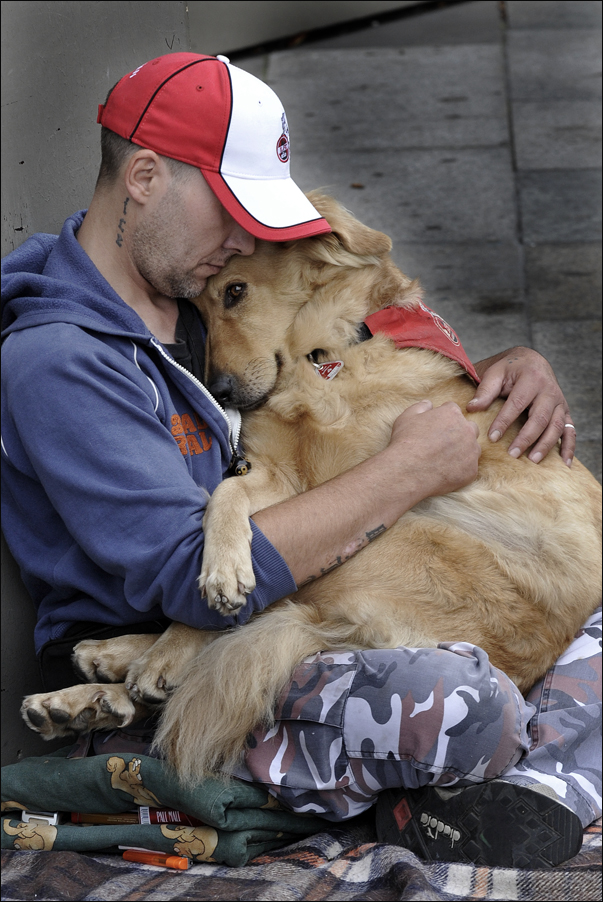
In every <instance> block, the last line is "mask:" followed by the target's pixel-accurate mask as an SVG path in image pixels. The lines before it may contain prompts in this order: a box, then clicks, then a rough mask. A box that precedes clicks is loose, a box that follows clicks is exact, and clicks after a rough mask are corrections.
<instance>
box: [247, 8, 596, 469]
mask: <svg viewBox="0 0 603 902" xmlns="http://www.w3.org/2000/svg"><path fill="white" fill-rule="evenodd" d="M600 43H601V4H600V3H597V2H578V0H569V2H544V0H536V2H525V0H522V2H506V3H498V2H494V0H486V2H469V3H461V4H458V5H455V6H450V7H444V8H442V9H436V10H431V11H429V12H423V13H422V14H420V15H417V16H414V17H412V18H403V19H400V20H399V21H396V22H392V23H389V24H387V25H378V24H375V25H374V26H373V27H370V28H366V29H364V30H363V31H359V32H355V33H352V34H346V35H340V36H339V37H332V38H330V39H328V40H322V41H320V42H306V43H302V44H301V45H300V46H299V47H297V48H295V49H290V50H285V51H279V52H276V53H270V54H267V55H264V56H254V57H246V58H245V59H237V60H233V62H236V63H237V65H240V66H242V67H244V68H247V69H249V70H250V71H252V72H254V73H255V74H256V75H259V76H260V77H262V78H264V79H265V80H267V81H268V83H269V84H270V85H271V86H272V87H273V88H274V89H275V90H276V92H277V93H278V94H279V96H280V97H281V99H282V101H283V103H284V105H285V108H286V110H287V114H288V118H289V124H290V129H291V137H292V148H293V162H292V170H293V174H294V177H295V178H296V179H297V181H298V182H299V183H300V184H301V185H302V187H303V188H304V189H310V188H316V187H319V186H320V187H325V188H327V189H328V190H329V192H330V193H332V194H334V195H335V196H336V197H337V198H339V199H340V200H341V201H342V202H343V203H344V204H346V206H348V207H349V208H350V209H351V210H353V211H354V212H355V213H356V215H357V216H358V217H359V218H360V219H362V220H363V221H365V222H366V223H367V224H369V225H372V226H374V227H376V228H379V229H381V230H382V231H385V232H387V233H388V234H389V235H391V237H392V239H393V241H394V257H395V260H396V262H397V263H398V265H399V266H400V267H401V268H402V269H403V270H404V271H405V272H407V273H408V274H409V275H411V276H413V277H415V276H419V277H420V279H421V281H422V283H423V284H424V286H425V288H426V290H427V296H426V301H427V303H428V304H430V305H431V306H432V307H434V308H435V309H436V310H437V311H438V312H439V313H441V315H442V316H444V317H445V319H447V320H448V321H449V322H450V323H451V325H453V327H454V328H455V329H456V330H457V332H459V334H460V336H461V340H462V341H463V344H464V345H465V348H466V350H467V352H468V354H469V356H470V357H471V358H472V359H474V360H477V359H480V358H482V357H485V356H488V355H489V354H492V353H495V352H498V351H500V350H503V349H504V348H507V347H510V346H511V345H514V344H523V345H530V346H532V347H534V348H536V349H537V350H538V351H540V352H541V353H542V354H544V355H545V357H547V358H548V359H549V360H550V362H551V363H552V364H553V366H554V368H555V370H556V372H557V374H558V378H559V381H560V382H561V384H562V386H563V389H564V391H565V393H566V396H567V397H568V399H569V401H570V404H571V407H572V413H573V416H574V419H575V423H576V426H577V430H578V456H579V457H580V459H581V460H582V461H583V462H584V463H585V464H586V465H587V466H589V467H590V469H591V470H592V471H593V472H594V473H595V474H596V475H597V477H598V478H599V479H601V376H600V366H601V243H600V242H601V143H600V140H601V139H600V133H601V101H600V98H601V51H600Z"/></svg>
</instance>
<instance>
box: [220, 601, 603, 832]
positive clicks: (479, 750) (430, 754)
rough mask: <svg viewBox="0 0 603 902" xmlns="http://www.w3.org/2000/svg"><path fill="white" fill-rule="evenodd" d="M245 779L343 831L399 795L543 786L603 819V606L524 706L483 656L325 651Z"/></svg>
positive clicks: (287, 696) (243, 771) (283, 707)
mask: <svg viewBox="0 0 603 902" xmlns="http://www.w3.org/2000/svg"><path fill="white" fill-rule="evenodd" d="M276 716H277V721H276V723H275V726H274V727H273V728H272V729H271V730H269V731H267V730H258V731H256V732H255V733H254V735H253V738H252V743H251V747H250V749H249V751H248V753H247V755H246V758H245V762H244V764H242V765H240V767H238V768H237V770H235V771H234V773H235V774H236V776H238V777H240V778H241V779H243V780H248V781H252V782H259V783H262V784H264V785H265V786H266V787H267V788H268V790H269V791H270V792H271V793H272V794H273V795H274V796H276V797H277V798H278V799H280V800H281V801H282V802H283V803H284V804H285V805H287V806H288V807H290V808H292V809H293V810H294V811H297V812H308V813H316V814H319V815H321V816H322V817H325V818H327V819H329V820H332V821H340V820H345V819H346V818H350V817H353V816H354V815H356V814H359V813H360V812H362V811H364V810H366V809H367V808H369V807H370V806H371V805H372V804H373V803H374V802H375V800H376V798H377V795H378V793H379V792H380V791H381V790H383V789H387V788H390V787H401V786H404V787H406V788H409V789H411V788H416V787H419V786H425V785H432V786H449V787H450V786H453V785H454V786H458V787H461V786H468V785H470V784H472V783H477V782H480V781H482V780H488V779H492V778H494V777H501V776H502V777H503V778H504V779H505V780H509V781H512V782H517V783H522V784H530V783H546V784H548V785H549V786H550V787H552V788H553V789H554V790H555V791H556V792H557V793H558V795H559V796H560V797H561V798H562V799H563V800H564V802H565V803H566V804H567V805H569V806H570V807H571V808H572V810H573V811H575V813H576V814H577V815H578V816H579V817H580V819H581V821H582V823H583V825H584V826H586V825H587V824H589V823H591V822H592V821H593V820H595V819H596V818H597V817H599V816H600V815H601V609H600V608H599V610H598V611H597V612H596V613H595V614H593V615H592V617H590V618H589V619H588V621H587V622H586V624H585V625H584V627H583V628H582V629H581V630H580V631H579V632H578V634H577V635H576V638H575V639H574V641H573V643H572V644H571V646H570V647H569V649H568V650H567V651H566V652H565V653H564V654H563V655H562V656H561V657H560V658H559V660H558V661H557V663H556V664H555V666H554V667H553V668H552V669H551V670H550V671H549V672H548V673H547V674H546V676H545V678H544V679H543V680H542V681H541V682H540V683H538V684H537V685H536V686H534V688H533V689H532V690H531V692H530V693H529V695H528V697H527V699H524V698H523V696H522V695H521V694H520V692H519V690H518V689H517V687H516V686H515V685H514V683H512V682H511V680H510V679H509V678H508V677H507V676H506V675H505V674H504V673H502V672H501V671H500V670H497V669H496V668H494V667H492V666H491V665H490V662H489V660H488V656H487V655H486V653H485V652H484V651H483V650H482V649H480V648H477V647H476V646H473V645H470V644H468V643H465V642H448V643H443V644H441V645H440V646H438V648H396V649H388V650H370V651H359V652H349V653H343V654H342V653H329V652H322V653H320V654H318V655H315V656H313V657H311V658H308V659H306V661H304V662H303V663H302V664H300V666H299V667H298V668H297V670H296V671H295V675H294V678H293V680H292V681H291V683H290V684H289V686H287V687H286V689H285V690H284V691H283V693H282V695H281V698H280V700H279V703H278V707H277V712H276Z"/></svg>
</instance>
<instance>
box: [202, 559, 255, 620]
mask: <svg viewBox="0 0 603 902" xmlns="http://www.w3.org/2000/svg"><path fill="white" fill-rule="evenodd" d="M199 588H200V589H201V594H202V595H204V596H206V597H207V604H208V606H209V607H210V608H213V609H214V610H216V611H219V613H220V614H222V615H223V616H224V617H228V616H229V615H230V614H233V613H234V612H235V611H238V610H239V609H240V608H242V607H243V606H244V605H245V604H247V596H248V595H249V594H250V593H251V592H253V590H254V589H255V574H254V572H253V566H252V563H251V555H249V556H248V557H247V559H245V556H244V555H243V556H242V557H241V559H240V560H239V561H238V562H234V561H233V562H230V564H228V563H224V562H220V563H218V562H212V561H209V560H207V556H204V558H203V569H202V571H201V576H200V577H199Z"/></svg>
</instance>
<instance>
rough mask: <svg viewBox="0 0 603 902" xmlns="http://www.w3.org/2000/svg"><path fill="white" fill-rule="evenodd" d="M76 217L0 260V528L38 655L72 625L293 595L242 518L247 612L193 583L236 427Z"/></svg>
mask: <svg viewBox="0 0 603 902" xmlns="http://www.w3.org/2000/svg"><path fill="white" fill-rule="evenodd" d="M83 218H84V212H79V213H76V214H75V215H74V216H72V217H70V218H69V219H68V220H67V221H66V222H65V225H64V226H63V229H62V231H61V234H60V236H58V237H57V236H56V235H46V234H38V235H34V236H33V237H32V238H29V239H28V240H27V241H26V242H25V243H24V244H23V245H22V246H21V247H19V248H18V249H17V250H16V251H13V252H12V253H11V254H9V255H8V256H7V257H6V258H5V259H4V260H3V261H2V341H3V365H2V527H3V530H4V533H5V536H6V540H7V542H8V545H9V547H10V550H11V552H12V554H13V555H14V557H15V559H16V560H17V562H18V564H19V567H20V568H21V573H22V576H23V580H24V582H25V585H26V586H27V589H28V591H29V593H30V594H31V597H32V599H33V601H34V603H35V605H36V607H37V610H38V623H37V626H36V631H35V643H36V649H37V651H39V650H40V649H41V647H42V646H43V645H44V643H45V642H47V641H48V640H49V639H56V638H60V637H61V636H62V635H64V633H65V631H66V630H67V629H68V628H69V626H71V625H72V624H73V623H76V622H82V621H84V622H86V621H89V622H95V623H100V624H107V625H128V624H134V623H138V622H142V621H148V620H153V619H155V618H157V617H162V616H163V617H167V618H168V619H170V620H177V621H180V622H182V623H187V624H189V625H190V626H193V627H198V628H203V629H224V628H226V627H229V626H233V625H235V624H237V623H244V622H245V621H246V620H248V619H249V617H250V616H251V615H252V614H253V613H254V612H255V611H260V610H262V609H263V608H265V607H266V606H267V605H269V604H271V603H272V602H274V601H276V600H277V599H279V598H282V597H284V596H285V595H288V594H290V593H291V592H293V591H295V588H296V587H295V583H294V581H293V578H292V576H291V573H290V571H289V569H288V567H287V565H286V563H285V562H284V561H283V559H282V558H281V556H280V555H279V554H278V552H277V551H276V549H275V548H274V546H273V545H271V544H270V542H269V541H268V540H267V539H266V537H265V536H264V535H263V534H262V533H261V532H260V530H259V529H258V528H257V526H256V525H255V523H253V521H250V522H251V528H252V530H253V542H252V555H253V562H254V570H255V575H256V580H257V587H256V589H255V591H254V592H253V593H252V594H251V595H250V596H249V597H248V601H247V605H246V606H245V607H244V608H242V609H241V611H240V612H239V613H238V614H237V615H236V616H232V617H222V616H221V615H220V614H218V613H217V612H215V611H212V610H210V609H209V608H208V606H207V603H206V601H205V599H202V598H201V596H200V593H199V590H198V588H197V578H198V576H199V573H200V571H201V560H202V556H203V529H202V520H203V514H204V511H205V506H206V503H207V499H208V497H209V495H210V494H211V492H212V491H213V490H214V489H215V488H216V486H217V485H218V484H219V483H220V482H221V481H222V480H223V479H224V478H225V476H226V474H227V470H228V467H229V464H230V461H231V459H232V454H233V449H234V448H235V447H236V445H237V442H238V434H239V427H240V417H239V415H238V413H237V412H236V411H228V412H227V411H225V410H223V409H222V408H221V407H220V405H219V404H218V403H217V402H216V401H215V400H214V399H213V398H212V396H211V395H210V394H209V392H208V391H207V389H206V388H205V387H204V386H203V385H202V384H201V383H200V382H199V381H197V379H195V377H194V376H192V375H191V374H190V373H189V372H188V371H187V370H185V369H184V368H183V367H181V366H179V364H177V363H176V362H175V361H174V359H173V358H172V356H171V355H170V354H169V353H168V351H167V350H166V349H165V348H164V347H163V345H162V344H160V342H159V341H158V340H157V339H156V338H155V337H154V336H153V335H152V334H151V332H149V330H148V329H147V327H146V326H145V324H144V323H143V321H142V320H141V319H140V317H139V316H138V314H137V313H135V311H134V310H133V309H132V308H131V307H129V306H128V305H127V304H126V303H125V302H124V301H122V299H121V298H120V297H119V296H118V295H117V294H116V293H115V292H114V290H113V289H112V288H111V286H110V285H109V284H108V282H107V281H106V280H105V279H104V278H103V276H102V275H101V274H100V273H99V271H98V270H97V269H96V267H95V266H94V264H93V263H92V261H91V260H90V258H89V257H88V256H87V254H86V253H85V252H84V250H83V249H82V248H81V247H80V245H79V244H78V242H77V239H76V237H75V236H76V233H77V230H78V229H79V227H80V225H81V223H82V220H83Z"/></svg>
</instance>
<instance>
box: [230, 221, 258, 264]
mask: <svg viewBox="0 0 603 902" xmlns="http://www.w3.org/2000/svg"><path fill="white" fill-rule="evenodd" d="M224 247H226V248H228V249H229V250H233V251H234V252H235V254H241V255H242V256H243V257H248V256H249V255H250V254H253V252H254V250H255V238H254V237H253V235H252V234H251V233H250V232H247V231H246V230H245V229H244V228H243V226H240V225H239V224H238V223H236V222H234V221H233V227H232V229H231V230H230V234H229V236H228V238H227V239H226V241H225V242H224Z"/></svg>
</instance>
